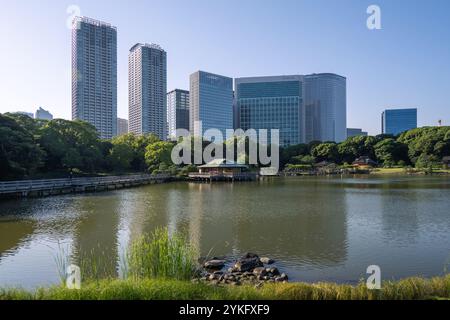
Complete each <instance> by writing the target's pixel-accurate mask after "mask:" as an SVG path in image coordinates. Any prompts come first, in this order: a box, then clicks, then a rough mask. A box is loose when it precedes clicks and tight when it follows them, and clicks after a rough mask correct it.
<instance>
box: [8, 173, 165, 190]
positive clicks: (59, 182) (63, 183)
mask: <svg viewBox="0 0 450 320" xmlns="http://www.w3.org/2000/svg"><path fill="white" fill-rule="evenodd" d="M168 177H169V176H168V175H164V174H159V175H130V176H107V177H91V178H72V179H70V178H67V179H47V180H20V181H5V182H0V194H5V193H14V192H24V191H39V190H49V189H56V188H71V187H86V186H98V185H107V184H112V183H132V182H142V181H151V180H161V179H167V178H168Z"/></svg>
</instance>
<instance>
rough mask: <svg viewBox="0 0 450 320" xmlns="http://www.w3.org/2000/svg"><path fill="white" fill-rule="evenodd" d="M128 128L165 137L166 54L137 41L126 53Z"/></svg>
mask: <svg viewBox="0 0 450 320" xmlns="http://www.w3.org/2000/svg"><path fill="white" fill-rule="evenodd" d="M128 86H129V88H128V92H129V93H128V94H129V96H128V103H129V131H130V132H133V133H135V134H138V135H141V134H147V133H153V134H155V135H157V136H158V137H159V138H160V139H161V140H166V139H167V54H166V52H165V51H164V50H163V49H162V48H161V47H160V46H159V45H156V44H141V43H138V44H136V45H134V46H133V47H132V48H131V49H130V53H129V56H128Z"/></svg>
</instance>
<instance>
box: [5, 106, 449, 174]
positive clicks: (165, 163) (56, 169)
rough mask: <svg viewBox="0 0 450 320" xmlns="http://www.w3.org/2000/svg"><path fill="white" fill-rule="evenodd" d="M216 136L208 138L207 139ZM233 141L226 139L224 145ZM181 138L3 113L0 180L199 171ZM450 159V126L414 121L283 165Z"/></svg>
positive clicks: (439, 167)
mask: <svg viewBox="0 0 450 320" xmlns="http://www.w3.org/2000/svg"><path fill="white" fill-rule="evenodd" d="M210 143H211V142H208V141H203V147H206V146H208V145H209V144H210ZM227 143H229V141H226V142H225V143H223V145H222V146H223V148H224V150H225V149H226V146H227ZM175 145H176V142H173V141H160V140H159V139H158V138H157V137H156V136H154V135H144V136H136V135H133V134H125V135H122V136H118V137H115V138H113V139H112V140H102V139H100V138H99V136H98V133H97V131H96V130H95V128H94V127H93V126H92V125H90V124H88V123H86V122H82V121H67V120H62V119H55V120H52V121H47V120H38V119H31V118H29V117H27V116H24V115H20V114H8V113H7V114H0V161H1V163H2V166H1V168H0V180H22V179H39V178H45V179H50V178H67V177H72V176H73V177H83V176H89V177H91V176H103V175H119V174H142V173H151V174H159V173H162V174H170V175H171V176H178V177H184V176H187V175H188V174H189V173H190V172H194V171H196V170H197V168H196V167H195V166H193V165H179V166H177V165H174V164H173V163H172V161H171V153H172V149H173V148H174V146H175ZM246 152H247V154H248V152H249V146H248V144H247V148H246ZM191 158H193V155H192V156H191ZM247 158H248V157H247ZM235 160H237V159H235ZM366 164H367V166H366ZM449 166H450V127H448V126H446V127H445V126H443V127H423V128H418V129H413V130H409V131H406V132H404V133H402V134H400V135H399V136H392V135H378V136H357V137H351V138H348V139H347V140H346V141H343V142H341V143H335V142H320V141H312V142H310V143H308V144H299V145H293V146H289V147H285V148H281V149H280V171H282V172H285V173H288V175H289V174H297V173H325V174H326V173H327V172H331V173H368V171H367V170H368V169H370V170H371V169H372V167H375V168H377V170H375V171H373V172H383V170H386V169H389V170H388V171H384V172H391V173H397V174H398V173H442V174H448V173H449V172H450V171H449V169H450V167H449ZM367 167H369V168H367ZM380 169H381V171H379V170H380ZM250 170H258V166H250ZM370 170H369V172H372V171H370Z"/></svg>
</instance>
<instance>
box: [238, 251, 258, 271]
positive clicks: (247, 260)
mask: <svg viewBox="0 0 450 320" xmlns="http://www.w3.org/2000/svg"><path fill="white" fill-rule="evenodd" d="M263 266H264V265H263V264H262V262H261V261H260V260H259V257H258V256H257V255H256V254H254V253H247V254H245V255H244V256H243V257H242V258H240V259H239V260H238V261H237V262H236V264H235V265H234V268H235V269H236V270H237V271H239V272H246V271H253V269H255V268H258V267H263Z"/></svg>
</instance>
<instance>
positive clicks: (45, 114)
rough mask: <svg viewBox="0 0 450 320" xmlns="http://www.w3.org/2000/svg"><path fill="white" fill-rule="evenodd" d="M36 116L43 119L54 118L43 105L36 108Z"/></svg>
mask: <svg viewBox="0 0 450 320" xmlns="http://www.w3.org/2000/svg"><path fill="white" fill-rule="evenodd" d="M34 117H35V118H36V119H42V120H53V115H52V114H51V113H50V112H48V111H47V110H45V109H43V108H42V107H39V109H37V110H36V113H35V116H34Z"/></svg>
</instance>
